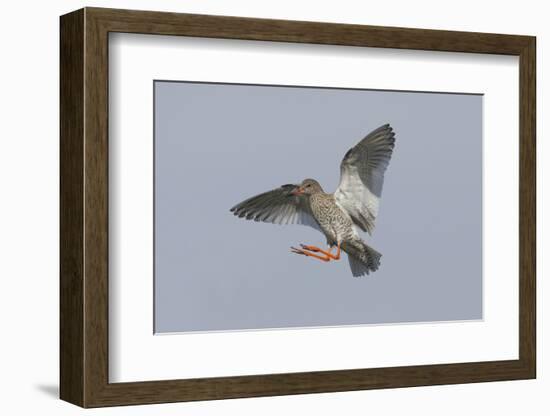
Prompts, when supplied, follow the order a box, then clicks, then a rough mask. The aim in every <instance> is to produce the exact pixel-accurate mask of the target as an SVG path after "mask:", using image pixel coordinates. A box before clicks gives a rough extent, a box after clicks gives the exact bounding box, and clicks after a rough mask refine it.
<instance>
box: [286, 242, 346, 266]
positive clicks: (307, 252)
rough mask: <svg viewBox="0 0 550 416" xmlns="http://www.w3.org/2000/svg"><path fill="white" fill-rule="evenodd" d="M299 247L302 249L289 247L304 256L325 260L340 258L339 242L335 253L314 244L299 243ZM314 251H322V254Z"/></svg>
mask: <svg viewBox="0 0 550 416" xmlns="http://www.w3.org/2000/svg"><path fill="white" fill-rule="evenodd" d="M300 247H302V249H299V248H296V247H291V249H292V252H293V253H295V254H302V255H304V256H309V257H314V258H316V259H319V260H322V261H325V262H326V261H330V260H340V244H338V251H337V252H336V254H332V252H331V250H329V251H326V250H323V249H321V248H319V247H316V246H308V245H305V244H300ZM315 253H322V255H319V254H315Z"/></svg>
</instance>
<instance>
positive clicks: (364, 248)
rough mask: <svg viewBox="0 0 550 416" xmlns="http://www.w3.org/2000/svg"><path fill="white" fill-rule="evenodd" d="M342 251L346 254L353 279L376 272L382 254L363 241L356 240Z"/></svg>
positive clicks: (343, 247)
mask: <svg viewBox="0 0 550 416" xmlns="http://www.w3.org/2000/svg"><path fill="white" fill-rule="evenodd" d="M342 249H343V250H344V251H345V252H346V253H348V260H349V267H350V269H351V273H352V274H353V276H354V277H359V276H364V275H366V274H369V273H370V272H374V271H376V270H378V267H379V266H380V257H382V254H380V253H379V252H378V251H376V250H375V249H373V248H372V247H369V246H368V245H367V244H365V243H364V242H363V241H361V240H358V241H353V242H352V243H349V244H345V245H344V246H342Z"/></svg>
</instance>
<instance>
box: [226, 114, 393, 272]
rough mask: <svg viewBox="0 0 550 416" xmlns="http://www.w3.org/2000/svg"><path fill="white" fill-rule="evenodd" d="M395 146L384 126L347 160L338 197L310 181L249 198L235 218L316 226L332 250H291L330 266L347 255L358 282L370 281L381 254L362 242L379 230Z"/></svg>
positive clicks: (237, 208)
mask: <svg viewBox="0 0 550 416" xmlns="http://www.w3.org/2000/svg"><path fill="white" fill-rule="evenodd" d="M394 146H395V133H394V132H393V130H392V128H391V127H390V125H389V124H386V125H384V126H381V127H379V128H377V129H376V130H373V131H372V132H371V133H369V134H368V135H367V136H366V137H364V138H363V139H362V140H361V141H360V142H359V143H357V144H356V145H355V146H354V147H352V148H351V149H349V150H348V152H347V153H346V154H345V156H344V159H343V160H342V162H341V164H340V184H339V185H338V188H337V189H336V191H335V192H334V193H332V194H330V193H326V192H325V191H323V188H322V187H321V185H320V184H319V182H317V181H316V180H315V179H304V180H303V181H302V183H300V184H299V185H282V186H281V187H279V188H277V189H273V190H271V191H268V192H264V193H262V194H259V195H256V196H253V197H252V198H248V199H246V200H245V201H243V202H241V203H240V204H237V205H235V206H234V207H233V208H231V212H233V214H234V215H236V216H238V217H239V218H245V219H247V220H254V221H263V222H271V223H275V224H303V225H308V226H311V227H313V228H315V229H317V230H319V231H321V232H322V233H323V234H324V235H325V237H326V239H327V244H328V249H326V250H325V249H322V248H319V247H317V246H312V245H305V244H301V245H300V248H296V247H291V251H292V252H293V253H296V254H300V255H304V256H308V257H312V258H314V259H318V260H320V261H323V262H329V261H332V260H340V254H341V251H344V252H346V253H347V254H348V260H349V265H350V268H351V273H352V274H353V276H356V277H358V276H363V275H368V274H369V272H374V271H376V270H378V267H379V266H380V257H381V254H380V253H379V252H378V251H376V250H375V249H373V248H372V247H370V246H368V245H367V244H366V243H365V242H364V241H363V240H362V239H361V237H360V235H359V230H362V231H364V232H368V233H369V234H372V232H373V230H374V222H375V219H376V216H377V215H378V205H379V201H380V197H381V195H382V186H383V183H384V173H385V171H386V168H387V167H388V164H389V162H390V158H391V156H392V153H393V148H394ZM334 247H336V252H335V253H333V248H334Z"/></svg>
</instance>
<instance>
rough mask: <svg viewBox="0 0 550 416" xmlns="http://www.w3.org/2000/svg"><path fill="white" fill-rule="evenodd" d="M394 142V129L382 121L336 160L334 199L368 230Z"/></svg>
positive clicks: (372, 221) (374, 217)
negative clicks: (339, 159) (336, 186)
mask: <svg viewBox="0 0 550 416" xmlns="http://www.w3.org/2000/svg"><path fill="white" fill-rule="evenodd" d="M394 145H395V133H394V132H393V130H392V128H391V127H390V125H389V124H386V125H384V126H381V127H379V128H377V129H376V130H374V131H372V132H370V133H369V134H368V135H367V136H366V137H365V138H364V139H363V140H361V141H360V142H359V143H357V145H355V147H352V148H351V149H350V150H348V152H347V153H346V155H345V156H344V159H343V160H342V163H341V164H340V184H339V185H338V189H336V192H335V193H334V197H335V199H336V202H337V203H338V204H339V205H340V206H341V207H342V208H344V209H345V210H346V211H347V212H348V214H349V215H350V216H351V218H352V220H353V222H354V223H355V224H357V225H358V226H359V227H360V228H361V229H362V230H363V231H368V232H369V234H370V233H372V230H373V229H374V221H375V219H376V216H377V215H378V203H379V200H380V196H381V195H382V185H383V184H384V172H385V171H386V168H387V167H388V164H389V162H390V158H391V155H392V152H393V148H394Z"/></svg>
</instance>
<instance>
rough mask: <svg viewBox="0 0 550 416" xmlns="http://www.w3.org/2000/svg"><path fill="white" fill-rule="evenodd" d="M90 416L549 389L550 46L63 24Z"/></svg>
mask: <svg viewBox="0 0 550 416" xmlns="http://www.w3.org/2000/svg"><path fill="white" fill-rule="evenodd" d="M60 97H61V305H60V322H61V334H60V336H61V352H60V354H61V368H60V371H61V388H60V395H61V398H62V399H63V400H66V401H69V402H71V403H75V404H77V405H80V406H83V407H101V406H114V405H127V404H145V403H162V402H176V401H190V400H211V399H224V398H237V397H254V396H267V395H284V394H303V393H317V392H336V391H349V390H363V389H377V388H396V387H410V386H423V385H435V384H454V383H470V382H486V381H499V380H517V379H529V378H534V377H535V374H536V360H535V357H536V354H535V352H536V342H535V341H536V336H535V244H536V236H535V219H536V212H535V198H536V195H535V156H536V153H535V104H536V98H535V38H534V37H530V36H518V35H500V34H486V33H467V32H451V31H435V30H421V29H404V28H390V27H375V26H361V25H345V24H329V23H315V22H296V21H284V20H268V19H252V18H240V17H227V16H206V15H189V14H176V13H160V12H146V11H129V10H113V9H99V8H85V9H82V10H78V11H75V12H72V13H70V14H67V15H65V16H62V17H61V95H60Z"/></svg>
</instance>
